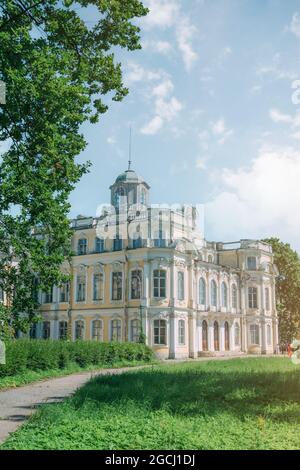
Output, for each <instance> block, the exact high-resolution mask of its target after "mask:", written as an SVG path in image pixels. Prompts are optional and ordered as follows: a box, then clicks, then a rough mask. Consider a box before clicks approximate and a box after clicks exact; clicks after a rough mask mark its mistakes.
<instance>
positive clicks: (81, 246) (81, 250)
mask: <svg viewBox="0 0 300 470" xmlns="http://www.w3.org/2000/svg"><path fill="white" fill-rule="evenodd" d="M77 253H78V255H86V253H87V239H86V238H80V239H79V240H78V246H77Z"/></svg>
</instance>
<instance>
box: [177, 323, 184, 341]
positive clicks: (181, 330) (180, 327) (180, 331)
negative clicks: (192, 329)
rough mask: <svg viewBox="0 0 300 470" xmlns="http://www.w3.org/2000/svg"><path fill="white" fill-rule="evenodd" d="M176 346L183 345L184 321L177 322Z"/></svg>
mask: <svg viewBox="0 0 300 470" xmlns="http://www.w3.org/2000/svg"><path fill="white" fill-rule="evenodd" d="M178 344H180V345H181V346H183V345H184V344H185V321H184V320H179V321H178Z"/></svg>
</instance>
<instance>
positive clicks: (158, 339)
mask: <svg viewBox="0 0 300 470" xmlns="http://www.w3.org/2000/svg"><path fill="white" fill-rule="evenodd" d="M153 327H154V328H153V329H154V344H167V325H166V320H154V322H153Z"/></svg>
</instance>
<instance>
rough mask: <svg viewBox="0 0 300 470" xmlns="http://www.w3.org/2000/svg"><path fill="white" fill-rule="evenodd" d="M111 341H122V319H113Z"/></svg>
mask: <svg viewBox="0 0 300 470" xmlns="http://www.w3.org/2000/svg"><path fill="white" fill-rule="evenodd" d="M110 339H111V341H121V320H112V321H111V338H110Z"/></svg>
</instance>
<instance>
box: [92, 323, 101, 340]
mask: <svg viewBox="0 0 300 470" xmlns="http://www.w3.org/2000/svg"><path fill="white" fill-rule="evenodd" d="M92 339H93V340H95V341H103V323H102V320H94V321H93V323H92Z"/></svg>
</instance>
